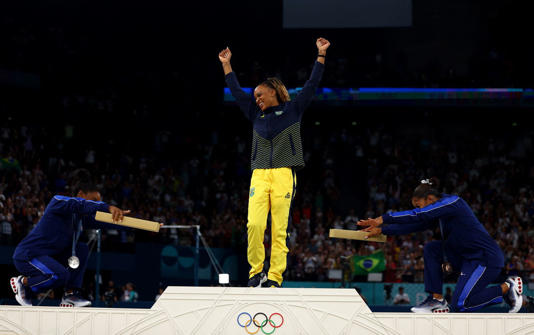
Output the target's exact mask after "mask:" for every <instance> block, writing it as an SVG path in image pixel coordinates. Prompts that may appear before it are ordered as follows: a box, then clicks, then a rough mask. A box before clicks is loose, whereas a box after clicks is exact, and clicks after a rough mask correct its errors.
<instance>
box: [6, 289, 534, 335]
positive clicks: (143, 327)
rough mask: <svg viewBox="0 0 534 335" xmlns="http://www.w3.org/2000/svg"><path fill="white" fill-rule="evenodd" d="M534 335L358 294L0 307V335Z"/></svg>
mask: <svg viewBox="0 0 534 335" xmlns="http://www.w3.org/2000/svg"><path fill="white" fill-rule="evenodd" d="M254 321H255V324H256V325H258V326H259V327H258V326H256V325H255V324H254ZM533 333H534V316H532V315H531V314H526V313H520V314H507V313H503V314H495V313H494V314H484V313H475V314H468V313H446V314H414V313H372V312H371V310H370V309H369V307H368V306H367V305H366V304H365V302H364V301H363V300H362V299H361V297H360V296H359V295H358V293H357V292H356V290H354V289H311V288H307V289H298V288H236V287H168V288H167V289H166V290H165V292H164V293H163V294H162V296H161V297H160V298H159V299H158V301H157V302H156V303H155V304H154V306H152V308H151V309H133V308H132V309H125V308H123V309H121V308H90V307H88V308H60V307H21V306H0V334H1V335H4V334H9V335H14V334H39V335H41V334H42V335H48V334H50V335H52V334H54V335H58V334H61V335H85V334H87V335H90V334H94V335H112V334H113V335H115V334H116V335H119V334H121V335H133V334H139V335H148V334H154V335H166V334H175V335H185V334H197V335H208V334H216V335H225V334H257V335H263V334H276V335H284V334H292V335H327V334H328V335H330V334H332V335H333V334H335V335H367V334H388V335H390V334H391V335H419V334H421V335H423V334H425V335H426V334H444V335H449V334H454V335H462V334H465V335H471V334H476V335H480V334H488V335H500V334H510V335H512V334H513V335H523V334H524V335H526V334H533Z"/></svg>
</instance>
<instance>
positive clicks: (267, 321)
mask: <svg viewBox="0 0 534 335" xmlns="http://www.w3.org/2000/svg"><path fill="white" fill-rule="evenodd" d="M242 316H248V320H246V322H245V323H244V324H243V323H242V321H244V320H242V319H243V318H242ZM257 316H263V317H264V320H263V321H261V322H258V320H257V319H256V317H257ZM273 316H276V318H275V319H276V320H277V321H278V322H279V323H277V322H275V320H273ZM237 324H238V325H239V326H240V327H242V328H245V331H246V332H247V334H251V335H254V334H256V333H258V332H259V331H260V330H261V332H262V333H264V334H265V335H269V334H272V333H274V331H275V330H276V329H278V328H280V327H282V325H283V324H284V317H283V316H282V314H280V313H273V314H271V315H270V316H269V317H267V314H265V313H261V312H259V313H256V314H254V316H251V315H250V314H249V313H247V312H242V313H239V315H238V316H237ZM252 324H254V326H256V331H250V330H249V329H248V328H249V327H250V326H252ZM267 325H269V327H268V326H267ZM268 328H272V330H271V331H267V330H269V329H268Z"/></svg>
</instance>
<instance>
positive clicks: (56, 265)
mask: <svg viewBox="0 0 534 335" xmlns="http://www.w3.org/2000/svg"><path fill="white" fill-rule="evenodd" d="M88 255H89V248H88V247H87V244H85V243H81V242H79V243H78V244H77V245H76V256H77V257H78V258H79V259H80V266H79V267H78V268H77V269H71V268H69V267H68V266H66V264H67V260H68V258H69V257H70V256H71V250H68V251H66V252H64V253H62V254H59V255H54V256H38V257H35V258H32V259H31V260H29V261H26V260H20V259H13V263H14V264H15V267H16V268H17V270H18V271H19V272H20V273H21V274H22V275H24V276H26V277H28V286H29V287H30V288H31V289H32V291H33V292H35V293H37V292H40V291H42V290H45V289H49V288H54V287H65V288H73V289H74V288H81V287H82V281H83V275H84V273H85V270H86V268H87V258H88Z"/></svg>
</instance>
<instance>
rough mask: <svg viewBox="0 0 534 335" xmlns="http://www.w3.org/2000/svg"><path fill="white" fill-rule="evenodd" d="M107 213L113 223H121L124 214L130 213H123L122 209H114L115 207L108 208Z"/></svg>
mask: <svg viewBox="0 0 534 335" xmlns="http://www.w3.org/2000/svg"><path fill="white" fill-rule="evenodd" d="M109 212H110V213H111V216H112V217H113V222H121V221H122V219H123V218H124V214H128V213H130V211H129V210H128V211H123V210H122V209H120V208H118V207H115V206H109Z"/></svg>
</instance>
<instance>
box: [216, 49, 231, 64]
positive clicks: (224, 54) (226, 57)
mask: <svg viewBox="0 0 534 335" xmlns="http://www.w3.org/2000/svg"><path fill="white" fill-rule="evenodd" d="M230 58H232V52H231V51H230V49H229V48H228V47H226V49H224V50H223V51H221V52H219V60H220V61H221V63H223V65H224V64H228V63H230Z"/></svg>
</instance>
